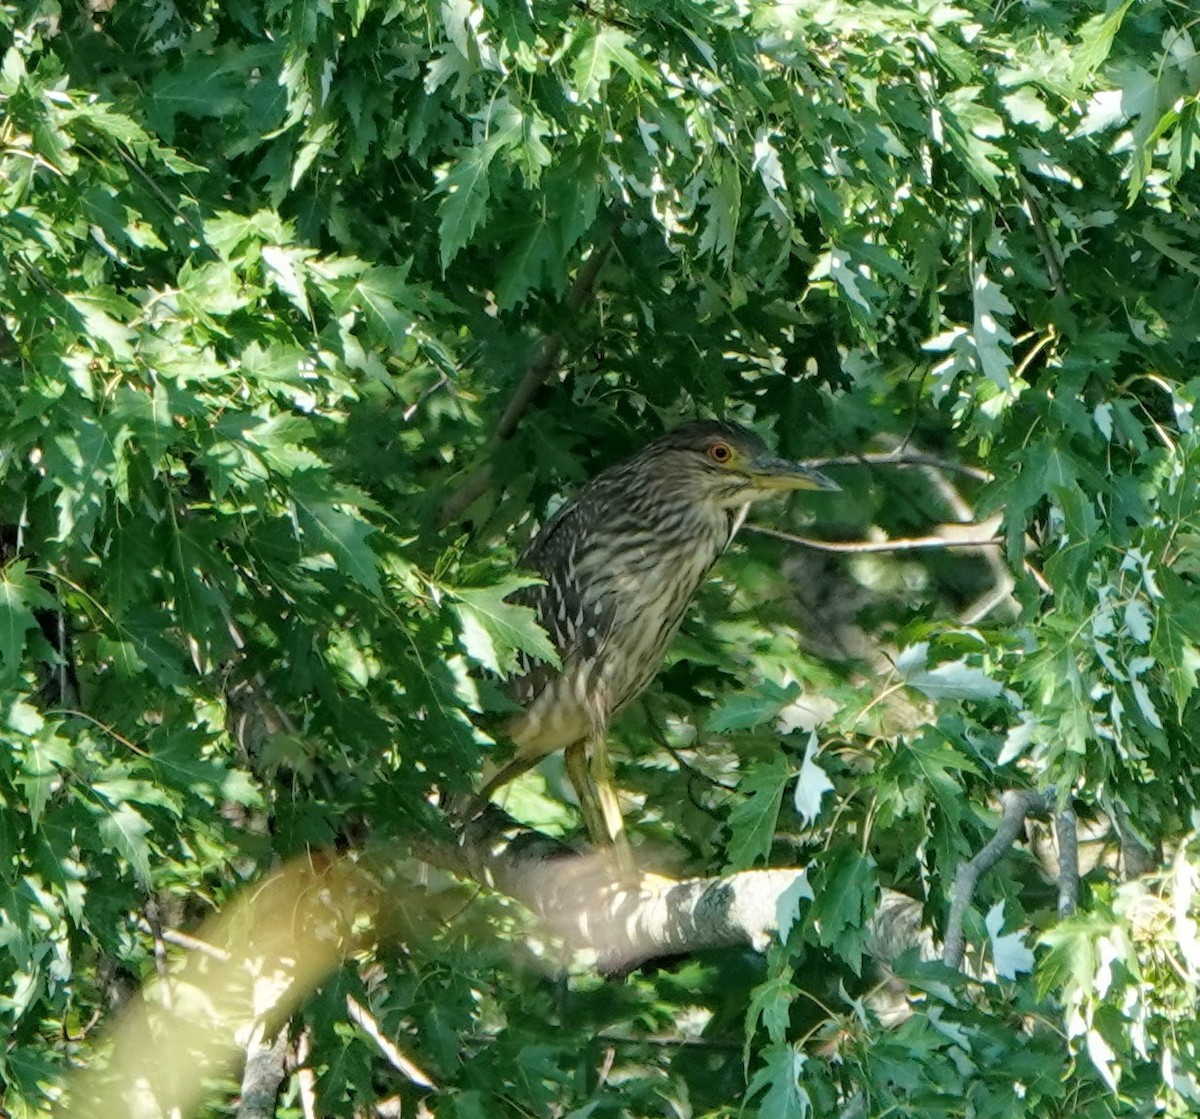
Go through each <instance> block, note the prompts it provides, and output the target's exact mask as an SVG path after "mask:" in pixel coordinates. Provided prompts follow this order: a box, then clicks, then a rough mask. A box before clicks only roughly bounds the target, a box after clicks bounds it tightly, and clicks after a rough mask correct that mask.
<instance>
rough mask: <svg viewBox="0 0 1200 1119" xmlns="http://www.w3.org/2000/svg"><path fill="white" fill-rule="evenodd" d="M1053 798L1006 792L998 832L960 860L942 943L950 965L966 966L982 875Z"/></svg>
mask: <svg viewBox="0 0 1200 1119" xmlns="http://www.w3.org/2000/svg"><path fill="white" fill-rule="evenodd" d="M1049 799H1050V794H1048V793H1037V792H1034V791H1033V790H1031V789H1023V790H1020V791H1011V792H1007V793H1005V794H1004V796H1003V797H1002V798H1001V800H1000V804H1001V808H1002V812H1001V816H1000V823H999V824H997V825H996V832H995V834H994V835H993V836H992V838H991V839H990V840H988V842H987V843H986V844H985V845H984V846H983V847H982V848H980V850H979V852H978V853H977V854H976V855H975V857H974V858H972V859H969V860H967V861H966V862H963V863H959V866H958V872H957V873H956V874H955V876H954V889H953V891H952V892H951V895H950V912H949V914H948V916H947V919H946V941H945V944H944V945H943V947H942V962H943V963H944V964H946V966H947V967H952V968H955V969H957V968H960V967H962V962H963V955H964V954H965V952H966V946H967V941H966V934H965V933H964V932H963V920H964V918H965V917H966V913H967V909H968V908H969V907H970V905H971V902H972V901H973V900H974V897H975V888H976V886H978V885H979V879H980V878H981V877H982V876H983V875H984V874H985V873H986V872H987V871H989V870H991V868H992V867H994V866H995V865H996V864H997V863H998V862H999V861H1000V860H1001V859H1002V858H1003V857H1004V855H1005V853H1006V852H1007V851H1008V849H1009V848H1010V847H1011V846H1012V845H1013V844H1014V843H1015V842H1016V841H1017V837H1018V836H1019V835H1020V834H1021V829H1022V827H1023V826H1024V824H1025V817H1026V816H1029V815H1030V814H1032V813H1040V812H1045V811H1046V810H1047V806H1048V801H1049Z"/></svg>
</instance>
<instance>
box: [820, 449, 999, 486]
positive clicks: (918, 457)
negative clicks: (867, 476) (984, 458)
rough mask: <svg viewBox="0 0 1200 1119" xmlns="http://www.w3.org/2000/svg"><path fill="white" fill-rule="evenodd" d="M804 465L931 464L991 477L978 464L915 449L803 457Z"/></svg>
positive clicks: (983, 478) (986, 478) (972, 475)
mask: <svg viewBox="0 0 1200 1119" xmlns="http://www.w3.org/2000/svg"><path fill="white" fill-rule="evenodd" d="M805 465H806V466H811V467H813V468H814V469H816V470H823V469H824V468H825V467H827V466H931V467H933V468H934V469H936V470H945V471H948V472H950V473H953V474H965V475H966V476H967V477H968V478H974V479H976V481H979V482H990V481H992V478H993V476H992V475H991V474H989V473H988V472H987V471H986V470H983V469H981V468H980V467H978V466H967V465H966V464H965V463H961V462H953V461H952V460H950V459H944V458H939V457H938V456H937V455H929V454H922V453H920V452H917V451H871V452H869V453H867V454H861V455H837V456H835V457H833V458H814V459H805Z"/></svg>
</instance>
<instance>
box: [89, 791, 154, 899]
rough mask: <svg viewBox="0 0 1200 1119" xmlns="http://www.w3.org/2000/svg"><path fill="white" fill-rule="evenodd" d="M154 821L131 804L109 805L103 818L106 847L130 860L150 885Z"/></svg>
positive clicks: (146, 883) (101, 831)
mask: <svg viewBox="0 0 1200 1119" xmlns="http://www.w3.org/2000/svg"><path fill="white" fill-rule="evenodd" d="M149 833H150V824H149V823H148V822H147V821H146V819H145V817H143V816H142V815H141V814H140V813H139V812H138V811H137V810H136V809H134V808H131V807H130V806H129V805H128V804H117V805H115V806H113V807H111V808H107V807H106V808H105V809H104V811H103V814H102V815H101V817H100V838H101V840H102V841H103V842H104V844H105V846H107V847H110V848H111V849H112V850H114V851H116V852H117V853H118V854H119V855H121V856H122V857H123V858H124V859H126V860H127V861H128V863H129V865H130V866H131V867H133V869H134V872H135V873H136V874H137V876H138V878H139V879H141V881H142V883H143V885H146V886H148V885H149V884H150V844H149V843H148V842H147V841H146V836H147V835H148V834H149Z"/></svg>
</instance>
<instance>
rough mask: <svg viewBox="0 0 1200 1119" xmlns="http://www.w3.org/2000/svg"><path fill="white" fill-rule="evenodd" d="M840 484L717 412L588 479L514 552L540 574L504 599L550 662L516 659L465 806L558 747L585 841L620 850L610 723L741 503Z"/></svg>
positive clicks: (723, 541) (641, 682)
mask: <svg viewBox="0 0 1200 1119" xmlns="http://www.w3.org/2000/svg"><path fill="white" fill-rule="evenodd" d="M839 488H840V487H839V486H838V485H837V484H836V483H835V482H834V481H832V480H831V479H830V478H828V477H826V476H825V475H824V474H822V473H820V472H819V471H817V470H815V469H813V468H812V467H809V466H806V465H804V464H802V463H797V462H789V461H787V460H786V459H782V458H778V457H776V456H775V455H774V454H772V453H771V452H770V451H769V450H768V448H767V445H766V443H765V442H764V441H763V440H762V439H761V438H760V437H759V436H758V435H757V434H756V433H755V432H753V431H751V430H750V429H749V428H746V427H743V426H741V425H739V424H736V423H732V422H729V421H725V420H696V421H693V422H690V423H685V424H683V425H682V426H679V427H676V428H674V429H673V430H671V431H668V432H667V433H666V434H664V435H661V436H660V437H658V438H657V439H654V440H652V441H651V442H650V443H648V444H647V445H646V446H645V447H644V448H643V449H642V450H641V451H639V452H638V453H637V454H635V455H633V456H632V457H630V458H627V459H625V460H624V461H623V462H619V463H617V464H616V465H615V466H612V467H610V468H609V469H607V470H605V471H603V472H602V473H600V474H598V475H597V476H596V477H595V478H593V479H592V480H591V481H590V482H589V483H588V484H587V485H586V486H585V487H584V488H583V489H582V490H581V491H580V492H579V493H578V494H577V495H576V496H575V497H574V498H572V499H571V500H568V501H567V502H566V503H565V504H563V505H562V506H561V507H560V508H559V509H558V511H557V512H556V513H555V514H554V515H553V516H552V517H551V518H550V519H549V520H548V521H547V522H546V523H545V525H544V526H543V527H542V528H541V530H540V531H538V532H537V533H536V535H535V536H534V538H533V540H532V541H531V542H530V544H529V546H528V547H527V549H526V550H525V552H524V553H523V554H522V555H521V557H520V559H519V561H518V564H519V566H520V567H521V568H523V569H525V570H527V571H529V572H531V573H533V574H536V575H537V576H539V578H540V582H538V583H535V584H532V585H530V586H528V587H525V588H522V590H520V591H518V592H517V594H516V595H515V596H514V598H513V601H515V602H518V603H520V604H522V605H525V606H528V607H531V608H532V609H533V611H534V613H535V614H536V617H537V620H538V622H539V623H540V624H541V626H542V628H543V629H545V631H546V633H547V635H548V637H549V639H550V641H551V643H552V645H553V646H554V649H555V651H556V652H557V653H558V656H559V661H560V664H559V665H553V664H550V663H548V662H546V661H543V660H536V659H533V658H531V657H530V656H529V655H527V654H524V653H523V654H521V655H520V657H519V659H518V663H517V667H516V669H515V671H514V674H513V676H512V677H511V678H510V679H509V681H508V682H507V691H508V694H509V696H510V698H511V699H512V700H514V701H515V702H516V703H517V705H519V707H520V711H519V713H517V714H515V715H512V716H511V717H510V718H508V719H507V721H506V723H505V725H504V726H503V728H502V734H503V737H504V738H506V739H507V740H508V741H510V742H511V743H512V744H513V746H514V747H515V753H514V754H513V756H512V758H511V759H510V760H508V761H506V762H502V763H498V764H497V763H489V764H488V765H487V766H485V768H484V771H483V774H482V776H481V778H480V786H479V792H478V793H477V794H476V796H475V798H473V800H472V804H473V805H475V806H476V808H477V809H478V810H482V809H483V808H484V807H485V806H486V805H487V802H488V800H489V799H490V798H491V796H492V795H493V794H494V793H495V792H496V791H497V790H498V789H500V788H501V787H502V786H503V785H505V784H507V783H508V782H509V781H511V780H512V779H513V778H515V777H517V776H518V775H519V774H521V773H523V772H524V771H525V770H527V769H529V768H530V767H532V766H533V765H535V764H537V763H538V762H539V761H540V760H541V759H542V758H544V757H547V756H548V755H550V754H553V753H555V752H557V751H559V750H563V751H565V757H564V760H565V763H566V769H567V775H568V777H569V778H570V780H571V783H572V785H573V786H574V787H575V791H576V793H577V795H578V797H579V807H580V811H581V814H582V816H583V819H584V824H585V826H586V827H587V830H588V832H589V834H590V835H591V838H592V841H593V843H596V844H598V845H604V846H607V847H614V846H615V847H618V848H621V847H624V848H625V850H626V852H627V850H628V849H627V846H626V842H627V841H626V840H625V835H624V822H623V819H622V814H621V807H620V802H619V801H618V799H617V795H616V791H615V789H614V788H613V785H612V782H611V776H610V773H609V762H608V752H607V735H608V727H609V724H610V722H611V721H612V719H613V717H614V716H615V715H616V714H617V713H618V712H620V711H621V710H622V708H624V707H626V706H628V705H629V703H631V702H632V701H633V700H634V699H636V698H637V697H638V696H639V695H640V694H641V693H642V692H643V691H644V690H645V689H646V687H647V686H648V685H649V684H650V682H651V680H653V678H654V676H655V674H656V673H657V672H658V669H659V666H660V665H661V664H662V660H663V657H664V655H665V653H666V650H667V647H668V645H669V644H670V642H671V639H672V638H673V637H674V635H675V633H676V631H677V630H678V629H679V626H680V623H681V622H682V621H683V617H684V613H685V611H686V610H687V607H688V604H689V603H690V602H691V600H692V598H693V597H694V595H695V593H696V591H697V590H698V588H699V587H700V585H701V584H702V583H703V582H704V580H705V578H706V577H707V575H708V573H709V570H710V569H711V568H712V566H713V564H714V563H716V561H717V559H718V558H719V557H720V556H721V554H722V553H723V552H724V551H725V550H726V548H728V546H729V544H730V541H732V539H733V537H734V536H735V535H736V533H737V531H738V529H740V528H741V527H742V524H743V522H744V521H745V519H746V515H747V513H748V512H749V509H750V506H751V505H752V504H753V503H754V502H757V501H761V500H764V499H766V498H770V497H775V496H777V495H779V494H781V493H785V492H788V491H792V490H837V489H839Z"/></svg>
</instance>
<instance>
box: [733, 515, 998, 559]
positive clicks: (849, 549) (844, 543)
mask: <svg viewBox="0 0 1200 1119" xmlns="http://www.w3.org/2000/svg"><path fill="white" fill-rule="evenodd" d="M999 523H1000V518H999V517H998V516H996V517H989V518H988V519H987V520H986V521H983V522H982V523H979V524H958V523H953V524H944V525H939V526H938V527H937V531H936V532H934V533H933V534H932V535H930V536H911V537H899V538H897V539H894V540H836V541H835V540H816V539H813V538H812V537H811V536H797V535H796V534H795V533H792V532H782V531H781V530H779V529H777V528H767V527H765V526H764V525H755V524H748V525H746V526H745V528H746V531H747V532H756V533H758V534H759V535H760V536H772V537H774V538H775V539H776V540H785V541H787V542H788V543H789V544H798V545H800V547H802V548H811V549H812V550H813V551H817V552H842V553H849V554H852V555H862V554H864V553H867V552H915V551H921V550H923V549H929V548H988V547H994V546H996V545H998V544H1003V543H1004V538H1003V537H1000V536H997V535H996V534H995V533H996V528H997V526H998V525H999Z"/></svg>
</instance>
